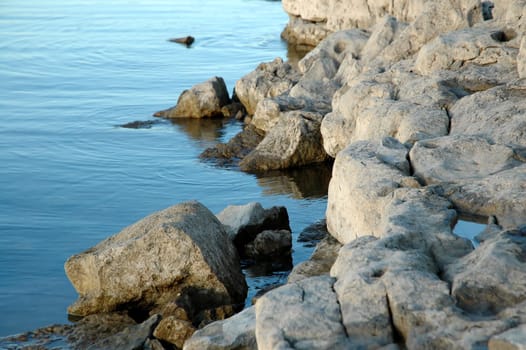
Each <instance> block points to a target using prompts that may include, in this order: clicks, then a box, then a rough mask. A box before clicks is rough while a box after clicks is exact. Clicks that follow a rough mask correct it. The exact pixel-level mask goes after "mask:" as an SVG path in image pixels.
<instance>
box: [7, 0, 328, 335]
mask: <svg viewBox="0 0 526 350" xmlns="http://www.w3.org/2000/svg"><path fill="white" fill-rule="evenodd" d="M286 22H287V16H286V15H285V13H284V12H283V10H282V8H281V2H276V1H263V0H226V1H217V0H202V1H199V2H194V1H186V0H185V1H182V0H177V1H174V0H148V1H146V0H112V1H103V0H89V1H87V0H69V1H58V0H39V1H20V0H2V1H1V2H0V115H1V127H0V314H1V315H2V317H0V336H5V335H10V334H15V333H19V332H23V331H26V330H30V329H34V328H38V327H42V326H46V325H49V324H53V323H65V322H67V315H66V308H67V306H68V305H69V304H71V303H72V302H73V301H74V300H75V299H76V297H77V294H76V292H75V291H74V289H73V288H72V286H71V284H70V283H69V281H68V280H67V278H66V276H65V274H64V270H63V264H64V262H65V260H66V259H67V258H68V257H69V256H71V255H73V254H75V253H78V252H81V251H83V250H85V249H87V248H89V247H90V246H93V245H94V244H96V243H97V242H99V241H100V240H102V239H104V238H106V237H108V236H109V235H111V234H114V233H116V232H118V231H120V230H121V229H122V228H123V227H125V226H128V225H130V224H132V223H133V222H135V221H137V220H139V219H141V218H142V217H144V216H146V215H148V214H150V213H152V212H154V211H157V210H161V209H164V208H166V207H168V206H170V205H173V204H176V203H179V202H182V201H186V200H192V199H196V200H199V201H201V202H202V203H203V204H205V205H206V206H207V207H208V208H210V210H212V211H213V212H215V213H217V212H219V211H220V210H222V209H223V208H224V207H225V206H227V205H228V204H245V203H248V202H251V201H260V202H261V203H262V204H263V205H264V206H266V207H268V206H271V205H285V206H286V207H287V208H288V210H289V216H290V220H291V226H292V228H293V230H294V237H297V234H298V233H299V231H300V230H301V229H302V228H303V227H305V226H306V225H307V224H309V223H312V222H314V221H316V220H317V219H320V218H322V217H323V216H324V210H325V205H326V192H325V191H326V187H325V185H324V184H321V183H320V185H319V186H318V184H317V183H318V181H317V179H316V178H314V179H313V178H312V176H311V177H309V178H308V179H307V180H306V179H304V178H302V175H301V173H298V172H295V173H273V174H270V175H266V176H254V175H249V174H245V173H242V172H239V171H237V170H236V169H225V168H219V167H217V166H214V165H213V164H210V163H206V162H202V161H200V160H199V159H198V155H199V154H200V152H201V151H202V150H204V149H205V148H206V147H210V146H212V145H214V144H215V143H217V142H221V141H226V140H228V139H229V138H230V137H231V136H233V135H234V134H235V133H237V132H238V131H239V130H240V129H241V125H240V124H239V123H238V122H235V121H229V120H213V121H196V120H190V121H179V122H174V123H171V122H168V121H165V122H162V123H158V124H154V125H153V127H152V128H150V129H125V128H121V127H118V125H120V124H124V123H128V122H131V121H135V120H152V119H153V118H152V117H151V115H152V113H154V112H155V111H157V110H160V109H164V108H167V107H170V106H172V105H174V104H175V102H176V100H177V97H178V96H179V94H180V93H181V92H182V90H184V89H186V88H189V87H191V86H192V85H194V84H196V83H199V82H202V81H204V80H207V79H209V78H210V77H212V76H216V75H217V76H221V77H223V78H224V79H225V81H226V83H227V86H228V87H229V89H230V90H232V88H233V86H234V84H235V81H236V80H237V79H239V78H240V77H241V76H243V75H245V74H246V73H248V72H250V71H251V70H253V69H254V68H255V67H256V66H257V64H259V63H260V62H264V61H270V60H272V59H274V58H275V57H278V56H280V57H284V58H285V57H286V55H287V52H286V45H285V44H284V43H283V42H282V41H281V39H280V36H279V34H280V31H281V30H282V29H283V27H284V26H285V24H286ZM186 35H192V36H194V37H195V38H196V41H195V43H194V44H193V45H192V46H191V47H190V48H187V47H185V46H182V45H178V44H174V43H170V42H168V41H167V39H169V38H172V37H177V36H186ZM309 253H310V251H308V250H306V249H304V248H302V247H301V246H297V247H295V252H294V260H295V261H299V260H303V259H305V258H306V257H307V256H308V254H309ZM262 278H263V280H264V281H261V279H262ZM269 278H270V279H272V278H274V279H276V280H279V279H283V276H280V275H279V274H278V276H274V277H272V276H271V277H268V276H266V277H265V276H264V277H258V276H254V277H253V278H252V280H251V281H252V282H251V286H252V288H251V293H252V294H253V293H254V292H255V290H256V289H257V286H258V283H259V284H265V283H266V282H268V279H269Z"/></svg>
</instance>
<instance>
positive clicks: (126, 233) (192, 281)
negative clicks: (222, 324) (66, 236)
mask: <svg viewBox="0 0 526 350" xmlns="http://www.w3.org/2000/svg"><path fill="white" fill-rule="evenodd" d="M65 270H66V274H67V276H68V278H69V279H70V281H71V282H72V284H73V286H74V287H75V289H76V290H77V292H78V293H79V294H80V295H79V299H78V300H77V301H76V302H75V303H74V304H72V305H71V306H70V307H69V308H68V312H69V313H70V314H72V315H82V316H83V315H88V314H92V313H99V312H107V311H112V310H117V309H119V308H123V307H126V308H128V309H135V310H138V311H139V310H142V312H148V311H149V310H151V309H153V308H154V307H156V306H159V305H163V304H165V303H168V302H173V301H176V300H178V299H181V298H187V299H189V300H190V301H191V304H192V305H194V306H195V307H196V308H197V309H205V308H209V307H215V306H218V305H225V304H235V303H242V302H243V301H244V299H245V296H246V293H247V285H246V282H245V280H244V277H243V274H242V273H241V270H240V265H239V257H238V254H237V252H236V250H235V248H234V246H233V245H232V243H231V241H230V239H228V235H227V233H226V232H225V231H224V229H223V226H222V225H221V223H220V222H219V221H218V220H217V219H216V218H215V216H214V215H213V214H212V213H211V212H210V211H208V209H206V208H205V207H204V206H203V205H202V204H200V203H198V202H187V203H182V204H179V205H176V206H173V207H170V208H168V209H165V210H163V211H160V212H157V213H155V214H152V215H150V216H148V217H146V218H144V219H142V220H140V221H139V222H137V223H135V224H134V225H131V226H129V227H127V228H125V229H124V230H123V231H121V232H120V233H119V234H117V235H115V236H112V237H110V238H108V239H106V240H104V241H102V242H101V243H99V244H97V245H96V246H95V247H93V248H91V249H89V250H87V251H86V252H83V253H81V254H78V255H75V256H72V257H71V258H69V259H68V260H67V262H66V264H65ZM196 298H197V299H196ZM194 299H195V300H194Z"/></svg>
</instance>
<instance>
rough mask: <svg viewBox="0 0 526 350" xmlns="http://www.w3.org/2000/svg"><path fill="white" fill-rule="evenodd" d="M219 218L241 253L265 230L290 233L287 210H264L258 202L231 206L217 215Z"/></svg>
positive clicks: (274, 208)
mask: <svg viewBox="0 0 526 350" xmlns="http://www.w3.org/2000/svg"><path fill="white" fill-rule="evenodd" d="M217 218H218V219H219V221H220V222H221V223H222V224H223V225H224V226H225V229H226V231H227V232H228V235H229V237H230V239H231V240H232V241H233V242H234V244H235V246H236V247H237V248H238V249H239V250H240V251H243V250H244V247H245V245H246V244H248V243H250V242H253V241H254V239H255V238H256V236H257V235H258V234H259V233H261V232H263V231H265V230H287V231H290V225H289V215H288V213H287V208H285V207H279V206H274V207H271V208H269V209H264V208H263V207H262V206H261V204H260V203H257V202H252V203H248V204H245V205H229V206H228V207H226V208H225V209H223V211H221V212H220V213H218V214H217Z"/></svg>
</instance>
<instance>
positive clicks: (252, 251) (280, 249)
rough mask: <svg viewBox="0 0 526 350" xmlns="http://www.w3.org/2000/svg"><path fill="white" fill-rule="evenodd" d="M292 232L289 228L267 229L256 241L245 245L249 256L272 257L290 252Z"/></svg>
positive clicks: (257, 257) (245, 251)
mask: <svg viewBox="0 0 526 350" xmlns="http://www.w3.org/2000/svg"><path fill="white" fill-rule="evenodd" d="M291 248H292V234H291V232H290V231H289V230H266V231H263V232H261V233H259V234H258V235H257V236H256V238H255V239H254V241H252V242H250V243H248V244H247V245H245V247H244V254H245V255H246V256H248V257H249V258H255V259H256V260H257V259H270V258H272V257H276V256H279V255H282V254H287V253H288V254H290V249H291Z"/></svg>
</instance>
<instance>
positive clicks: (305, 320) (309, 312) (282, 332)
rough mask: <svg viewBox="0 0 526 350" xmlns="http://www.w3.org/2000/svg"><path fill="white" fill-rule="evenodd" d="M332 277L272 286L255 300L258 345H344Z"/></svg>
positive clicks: (339, 347) (322, 347)
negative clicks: (275, 287) (271, 288)
mask: <svg viewBox="0 0 526 350" xmlns="http://www.w3.org/2000/svg"><path fill="white" fill-rule="evenodd" d="M333 283H334V280H333V279H332V278H330V277H328V276H325V277H312V278H309V279H306V280H303V281H300V282H297V283H292V284H287V285H285V286H283V287H280V288H278V289H274V290H272V291H270V292H268V293H267V294H265V295H264V296H263V297H261V298H260V299H259V300H258V302H257V303H256V320H257V321H256V339H257V344H258V349H261V350H264V349H287V348H296V349H348V348H349V341H348V338H347V336H346V334H345V329H344V328H343V326H342V323H341V313H340V306H339V304H338V300H337V298H336V294H335V293H334V290H333V289H332V285H333Z"/></svg>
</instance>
